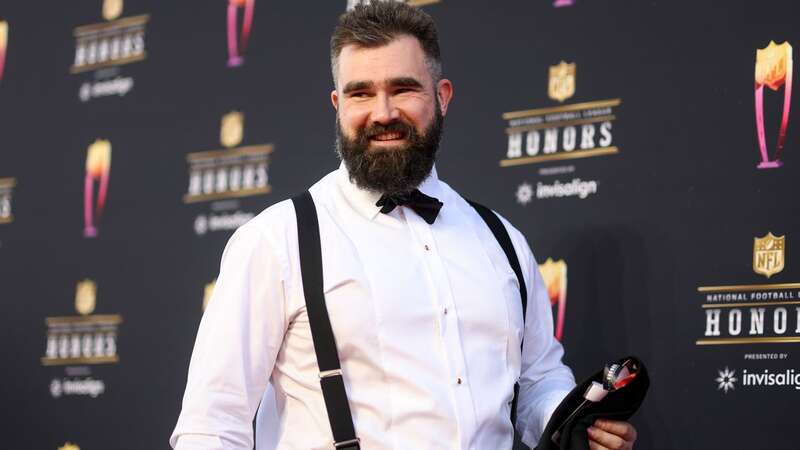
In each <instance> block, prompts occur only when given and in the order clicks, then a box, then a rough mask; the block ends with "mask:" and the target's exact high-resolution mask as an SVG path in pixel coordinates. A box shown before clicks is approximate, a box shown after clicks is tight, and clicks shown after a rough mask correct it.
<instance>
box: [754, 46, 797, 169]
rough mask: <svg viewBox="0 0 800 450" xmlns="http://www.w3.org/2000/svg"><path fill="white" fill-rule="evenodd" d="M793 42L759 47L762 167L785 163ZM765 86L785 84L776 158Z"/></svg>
mask: <svg viewBox="0 0 800 450" xmlns="http://www.w3.org/2000/svg"><path fill="white" fill-rule="evenodd" d="M792 65H793V63H792V46H791V45H789V43H788V42H784V43H783V44H780V45H777V44H775V41H769V45H767V46H766V47H765V48H760V49H757V50H756V84H755V89H756V131H757V132H758V146H759V149H760V151H761V162H760V163H759V164H758V168H759V169H775V168H778V167H781V166H782V165H783V163H782V162H781V159H780V157H781V151H782V150H783V143H784V141H785V140H786V127H787V126H788V125H789V108H790V106H791V103H792ZM764 86H767V87H769V88H770V89H772V90H773V91H777V90H778V89H780V87H781V86H783V116H782V117H781V127H780V132H779V134H778V143H777V145H776V146H775V158H774V159H770V157H769V152H768V151H767V140H766V137H765V135H764Z"/></svg>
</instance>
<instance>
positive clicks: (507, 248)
mask: <svg viewBox="0 0 800 450" xmlns="http://www.w3.org/2000/svg"><path fill="white" fill-rule="evenodd" d="M467 202H468V203H469V204H470V205H472V207H473V208H475V211H478V214H479V215H480V216H481V219H483V221H484V222H486V225H488V226H489V229H490V230H492V234H493V235H494V238H495V239H497V242H498V243H499V244H500V247H502V248H503V252H505V254H506V257H507V258H508V262H509V264H511V268H512V269H513V270H514V273H515V274H516V275H517V281H519V298H520V299H522V321H523V322H524V321H525V311H527V309H528V289H527V288H526V287H525V278H524V277H523V276H522V267H520V265H519V259H518V258H517V252H516V250H514V244H512V243H511V236H509V235H508V230H506V227H505V226H504V225H503V222H501V221H500V218H499V217H497V214H495V213H494V212H493V211H492V210H491V209H489V208H487V207H485V206H483V205H481V204H479V203H475V202H473V201H472V200H467Z"/></svg>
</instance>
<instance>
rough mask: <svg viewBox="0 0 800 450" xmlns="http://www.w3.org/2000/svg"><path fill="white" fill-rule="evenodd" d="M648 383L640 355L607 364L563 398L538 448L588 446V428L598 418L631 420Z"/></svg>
mask: <svg viewBox="0 0 800 450" xmlns="http://www.w3.org/2000/svg"><path fill="white" fill-rule="evenodd" d="M649 387H650V377H649V376H648V375H647V368H645V366H644V364H643V363H642V362H641V361H640V360H639V359H638V358H636V357H634V356H629V357H627V358H622V359H620V360H618V361H616V362H614V363H612V364H609V365H607V366H606V367H605V368H604V369H603V370H601V371H599V372H597V373H595V374H594V375H592V376H591V377H589V378H587V379H586V380H584V381H583V382H582V383H580V384H578V385H577V386H576V387H575V388H574V389H573V390H572V391H571V392H570V393H569V395H567V396H566V397H565V398H564V400H562V401H561V404H559V405H558V408H556V410H555V412H553V416H552V417H550V421H549V422H548V423H547V427H545V430H544V433H543V434H542V438H541V439H540V440H539V445H537V446H536V450H588V449H589V437H588V434H587V431H586V429H587V428H589V427H590V426H591V425H592V424H594V421H595V420H596V419H609V420H622V421H626V420H628V419H629V418H630V417H631V416H632V415H633V414H634V413H635V412H636V411H637V410H638V409H639V407H640V406H641V405H642V402H643V401H644V397H645V395H646V394H647V389H648V388H649Z"/></svg>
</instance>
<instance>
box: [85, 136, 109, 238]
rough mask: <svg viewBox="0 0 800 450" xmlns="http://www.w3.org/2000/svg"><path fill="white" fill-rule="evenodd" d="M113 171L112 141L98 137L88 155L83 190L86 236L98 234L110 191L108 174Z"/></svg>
mask: <svg viewBox="0 0 800 450" xmlns="http://www.w3.org/2000/svg"><path fill="white" fill-rule="evenodd" d="M110 171H111V142H109V141H107V140H103V139H97V140H95V141H94V143H93V144H92V145H90V146H89V150H88V152H87V155H86V181H85V184H84V191H83V215H84V229H83V235H84V237H95V236H97V222H99V220H100V216H102V214H103V207H104V206H105V204H106V195H107V193H108V175H109V172H110ZM95 180H98V182H99V185H100V187H99V188H98V192H97V202H96V203H95V202H94V201H93V200H94V182H95Z"/></svg>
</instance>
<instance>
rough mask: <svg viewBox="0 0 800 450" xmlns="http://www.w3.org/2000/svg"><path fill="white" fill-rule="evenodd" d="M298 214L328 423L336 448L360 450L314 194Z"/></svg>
mask: <svg viewBox="0 0 800 450" xmlns="http://www.w3.org/2000/svg"><path fill="white" fill-rule="evenodd" d="M292 202H293V203H294V209H295V213H296V214H297V241H298V248H299V250H300V274H301V276H302V278H303V293H304V294H305V297H306V311H307V313H308V324H309V326H310V327H311V339H312V340H313V341H314V353H316V355H317V365H318V366H319V383H320V386H321V387H322V397H323V398H324V399H325V409H326V410H327V411H328V421H330V424H331V431H332V432H333V442H334V444H333V445H334V447H335V448H337V449H342V450H359V449H360V448H361V447H360V446H359V440H358V438H357V437H356V431H355V427H354V426H353V415H352V413H351V412H350V405H349V404H348V403H347V392H346V391H345V388H344V379H343V378H342V368H341V366H340V365H339V352H338V351H337V350H336V340H335V339H334V337H333V330H332V329H331V320H330V318H329V317H328V308H327V307H326V306H325V295H324V293H323V292H324V291H323V287H322V286H323V285H322V247H321V245H320V237H319V221H318V220H317V210H316V208H315V207H314V200H313V199H312V198H311V194H310V193H309V192H308V191H306V192H304V193H302V194H300V195H298V196H297V197H294V198H293V199H292Z"/></svg>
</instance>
